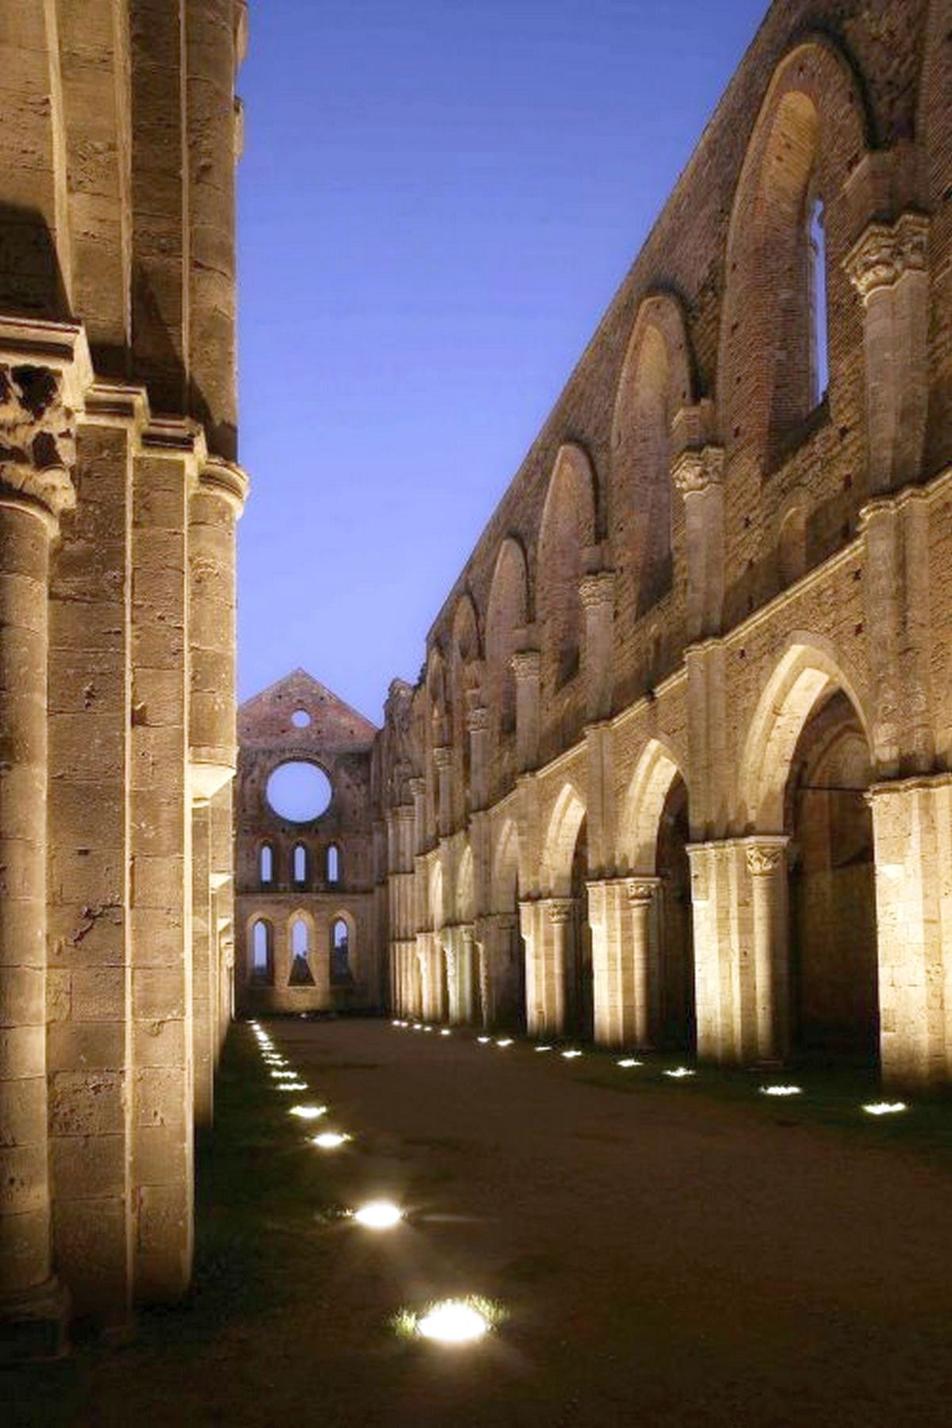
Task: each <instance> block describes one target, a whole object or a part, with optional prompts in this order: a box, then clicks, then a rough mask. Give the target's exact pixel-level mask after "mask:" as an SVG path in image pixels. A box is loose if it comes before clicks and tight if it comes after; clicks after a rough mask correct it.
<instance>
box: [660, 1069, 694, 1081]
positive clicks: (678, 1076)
mask: <svg viewBox="0 0 952 1428" xmlns="http://www.w3.org/2000/svg"><path fill="white" fill-rule="evenodd" d="M664 1074H665V1075H666V1076H670V1077H671V1079H672V1081H682V1080H683V1079H684V1077H685V1076H693V1075H694V1072H693V1071H692V1070H691V1068H690V1066H675V1068H674V1070H673V1071H665V1073H664Z"/></svg>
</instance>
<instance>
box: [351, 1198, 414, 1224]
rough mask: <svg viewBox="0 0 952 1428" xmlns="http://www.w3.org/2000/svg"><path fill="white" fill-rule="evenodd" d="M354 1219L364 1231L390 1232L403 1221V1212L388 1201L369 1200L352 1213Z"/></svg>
mask: <svg viewBox="0 0 952 1428" xmlns="http://www.w3.org/2000/svg"><path fill="white" fill-rule="evenodd" d="M354 1219H355V1220H356V1221H357V1223H358V1225H363V1227H364V1229H366V1230H392V1229H393V1228H394V1226H395V1225H399V1223H400V1221H401V1220H402V1219H403V1211H402V1210H401V1209H400V1206H399V1205H394V1204H393V1202H392V1201H390V1200H370V1201H369V1202H368V1203H367V1204H366V1205H361V1207H360V1209H359V1210H355V1211H354Z"/></svg>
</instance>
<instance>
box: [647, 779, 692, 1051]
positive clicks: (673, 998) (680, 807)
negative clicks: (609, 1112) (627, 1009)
mask: <svg viewBox="0 0 952 1428" xmlns="http://www.w3.org/2000/svg"><path fill="white" fill-rule="evenodd" d="M690 841H691V830H690V826H689V823H688V790H687V785H686V784H685V782H684V779H683V778H682V777H681V775H680V774H675V777H674V779H673V781H672V783H671V786H670V788H669V789H668V792H667V796H666V797H665V800H664V804H663V806H662V809H661V817H660V820H659V824H658V849H657V869H658V876H659V878H660V880H661V881H660V888H659V895H658V898H657V900H656V904H655V905H656V912H657V919H658V922H657V945H658V947H659V949H660V954H661V955H660V958H659V965H658V967H657V973H656V976H657V981H658V982H659V983H660V988H659V993H660V994H659V996H658V998H657V1005H658V1007H659V1011H660V1016H659V1018H658V1039H659V1042H660V1044H661V1046H663V1047H666V1048H669V1049H671V1050H679V1051H693V1050H694V1048H695V1045H696V1040H697V1017H696V1012H695V992H694V921H693V916H692V909H691V865H690V861H689V859H688V844H689V842H690ZM650 980H651V979H649V982H650Z"/></svg>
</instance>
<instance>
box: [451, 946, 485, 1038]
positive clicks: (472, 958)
mask: <svg viewBox="0 0 952 1428" xmlns="http://www.w3.org/2000/svg"><path fill="white" fill-rule="evenodd" d="M457 948H458V955H459V966H460V971H459V982H460V1020H461V1021H463V1022H465V1023H466V1024H467V1025H468V1026H474V1025H480V1026H481V1025H482V1020H483V1018H482V986H481V982H480V969H479V960H478V949H477V946H476V936H475V931H474V929H473V926H472V924H471V923H464V924H463V925H462V926H461V927H460V928H459V941H458V943H457Z"/></svg>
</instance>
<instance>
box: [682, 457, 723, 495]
mask: <svg viewBox="0 0 952 1428" xmlns="http://www.w3.org/2000/svg"><path fill="white" fill-rule="evenodd" d="M671 479H672V481H673V482H674V484H675V486H676V487H677V489H678V490H679V491H680V492H681V495H682V496H693V495H697V494H698V493H699V492H701V491H706V490H707V489H708V487H709V486H720V485H721V484H722V482H723V480H724V448H723V447H722V446H689V447H688V448H687V449H686V450H685V451H681V452H679V453H678V455H677V456H676V457H675V458H674V461H673V462H672V465H671Z"/></svg>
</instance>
